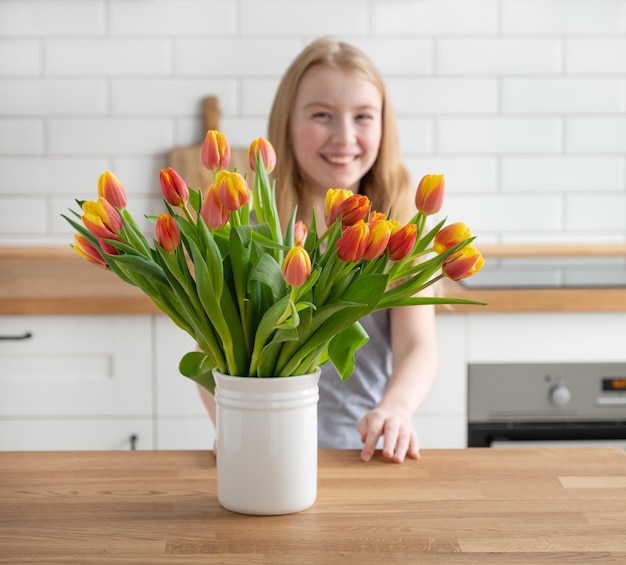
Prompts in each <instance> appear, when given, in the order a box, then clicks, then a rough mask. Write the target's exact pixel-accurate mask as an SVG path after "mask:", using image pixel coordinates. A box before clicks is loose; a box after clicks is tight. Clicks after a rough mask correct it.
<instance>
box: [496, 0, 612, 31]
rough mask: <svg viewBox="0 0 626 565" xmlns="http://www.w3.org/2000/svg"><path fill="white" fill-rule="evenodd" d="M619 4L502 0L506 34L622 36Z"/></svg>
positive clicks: (591, 0)
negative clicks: (610, 34) (596, 34)
mask: <svg viewBox="0 0 626 565" xmlns="http://www.w3.org/2000/svg"><path fill="white" fill-rule="evenodd" d="M622 7H623V6H622V4H621V2H618V1H616V0H502V30H503V32H504V33H523V34H567V33H576V34H581V33H589V34H590V33H619V32H620V31H623V30H621V29H620V18H621V16H622V14H621V10H622Z"/></svg>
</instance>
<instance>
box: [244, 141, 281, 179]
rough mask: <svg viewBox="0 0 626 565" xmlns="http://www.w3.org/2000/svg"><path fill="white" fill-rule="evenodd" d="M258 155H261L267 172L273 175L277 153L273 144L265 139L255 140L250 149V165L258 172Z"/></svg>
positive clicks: (251, 168)
mask: <svg viewBox="0 0 626 565" xmlns="http://www.w3.org/2000/svg"><path fill="white" fill-rule="evenodd" d="M257 154H260V155H261V160H262V161H263V165H265V170H266V171H267V172H268V173H271V172H272V171H273V170H274V167H275V166H276V151H275V150H274V147H273V146H272V144H271V143H270V142H269V141H268V140H267V139H265V138H264V137H259V138H258V139H255V140H254V141H253V142H252V143H251V144H250V147H249V148H248V164H249V165H250V170H252V171H256V160H257Z"/></svg>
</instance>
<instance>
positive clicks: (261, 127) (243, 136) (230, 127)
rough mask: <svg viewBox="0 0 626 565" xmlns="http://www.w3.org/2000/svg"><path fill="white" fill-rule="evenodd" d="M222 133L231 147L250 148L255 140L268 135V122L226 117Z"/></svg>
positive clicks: (256, 119)
mask: <svg viewBox="0 0 626 565" xmlns="http://www.w3.org/2000/svg"><path fill="white" fill-rule="evenodd" d="M222 131H223V132H224V133H225V134H226V136H227V137H228V141H229V142H230V145H231V147H248V145H250V142H251V141H252V140H253V139H256V138H257V137H259V136H264V135H266V131H267V120H265V119H258V118H233V117H230V116H225V117H224V119H223V126H222Z"/></svg>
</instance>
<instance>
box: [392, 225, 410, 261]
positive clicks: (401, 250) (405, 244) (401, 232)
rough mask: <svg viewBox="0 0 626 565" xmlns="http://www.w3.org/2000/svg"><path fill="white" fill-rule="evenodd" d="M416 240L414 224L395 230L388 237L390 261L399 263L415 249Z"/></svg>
mask: <svg viewBox="0 0 626 565" xmlns="http://www.w3.org/2000/svg"><path fill="white" fill-rule="evenodd" d="M416 239H417V226H416V225H415V224H407V225H406V226H404V227H402V228H400V229H398V230H396V231H395V232H393V233H392V234H391V236H390V237H389V244H388V245H387V249H389V258H390V259H391V260H392V261H401V260H402V259H404V258H405V257H406V256H407V255H408V254H409V253H411V251H413V248H414V247H415V241H416Z"/></svg>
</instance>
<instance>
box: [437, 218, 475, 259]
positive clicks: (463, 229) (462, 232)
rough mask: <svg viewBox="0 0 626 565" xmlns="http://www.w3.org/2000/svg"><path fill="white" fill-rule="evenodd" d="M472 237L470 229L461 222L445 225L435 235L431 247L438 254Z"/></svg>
mask: <svg viewBox="0 0 626 565" xmlns="http://www.w3.org/2000/svg"><path fill="white" fill-rule="evenodd" d="M470 237H472V230H470V228H469V226H468V225H467V224H464V223H463V222H456V223H454V224H450V225H449V226H446V227H445V228H443V229H442V230H440V231H439V233H438V234H437V235H436V236H435V239H434V241H433V247H434V249H435V251H436V252H437V253H439V254H441V253H443V252H445V251H447V250H448V249H451V248H452V247H454V246H455V245H457V244H458V243H461V242H462V241H466V240H467V239H469V238H470Z"/></svg>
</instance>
